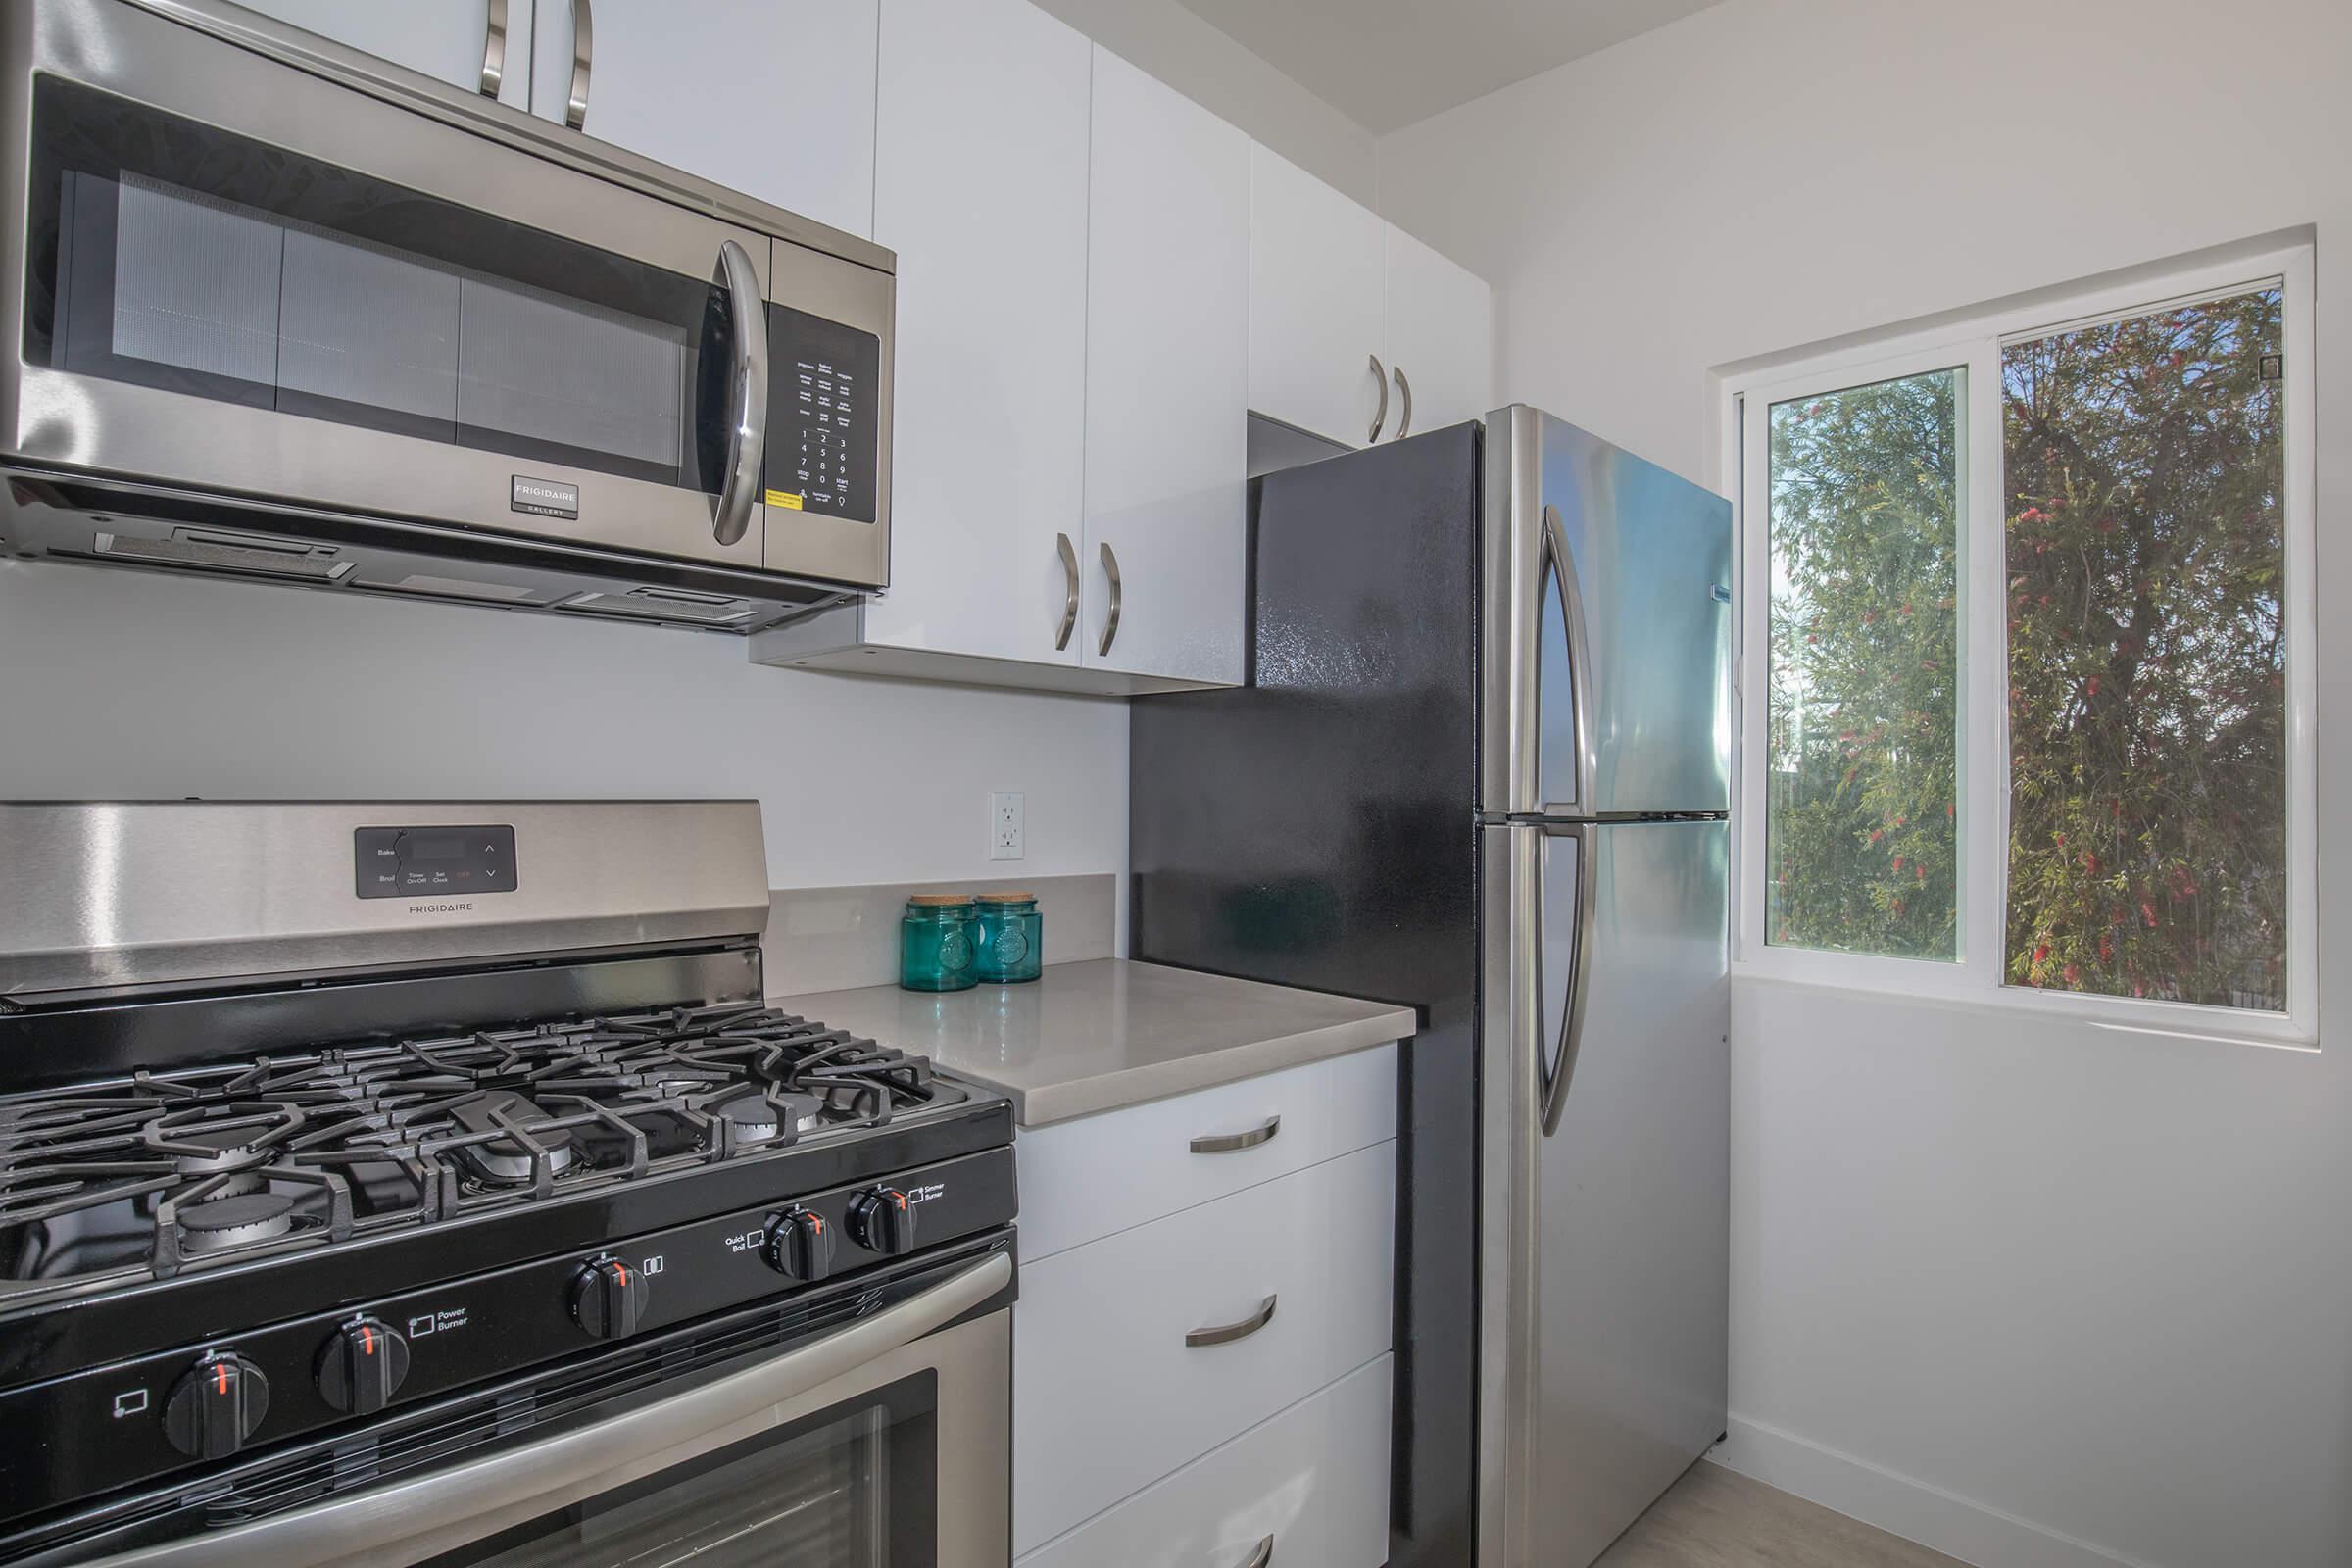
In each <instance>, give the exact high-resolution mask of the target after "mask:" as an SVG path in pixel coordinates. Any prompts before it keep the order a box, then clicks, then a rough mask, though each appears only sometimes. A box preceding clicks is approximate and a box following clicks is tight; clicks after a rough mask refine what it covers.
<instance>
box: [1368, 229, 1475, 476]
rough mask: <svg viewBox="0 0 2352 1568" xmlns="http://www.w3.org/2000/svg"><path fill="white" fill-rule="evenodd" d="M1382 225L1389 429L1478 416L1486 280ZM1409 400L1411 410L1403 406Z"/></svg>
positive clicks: (1430, 426) (1437, 425)
mask: <svg viewBox="0 0 2352 1568" xmlns="http://www.w3.org/2000/svg"><path fill="white" fill-rule="evenodd" d="M1387 226H1388V231H1389V234H1388V242H1389V281H1388V298H1389V317H1388V330H1387V331H1386V332H1384V333H1383V334H1382V338H1381V341H1382V342H1383V343H1384V344H1385V345H1386V347H1385V348H1384V349H1383V350H1382V351H1381V357H1382V358H1383V359H1384V360H1386V361H1387V362H1388V365H1389V375H1390V385H1389V393H1390V398H1391V402H1390V406H1389V428H1388V430H1387V431H1386V432H1384V438H1386V437H1387V436H1401V435H1404V434H1407V433H1408V431H1411V430H1436V429H1441V428H1443V427H1445V426H1446V425H1448V424H1459V423H1461V422H1462V421H1463V420H1464V419H1476V418H1482V417H1485V416H1486V415H1487V413H1488V412H1489V411H1490V410H1492V409H1493V408H1494V407H1495V368H1494V357H1495V343H1494V338H1495V332H1494V306H1493V303H1492V301H1491V299H1490V297H1489V294H1488V289H1487V284H1486V280H1485V279H1483V278H1481V277H1479V276H1478V275H1477V274H1475V273H1473V272H1470V271H1468V270H1464V269H1463V268H1460V267H1457V266H1455V265H1454V264H1453V263H1452V262H1449V261H1447V260H1446V258H1445V257H1443V256H1440V255H1439V254H1438V253H1437V252H1436V251H1434V250H1431V249H1430V248H1429V247H1428V246H1427V245H1424V244H1422V243H1421V242H1420V241H1419V240H1417V239H1415V238H1413V236H1412V235H1410V234H1407V233H1406V232H1405V231H1404V230H1403V229H1400V228H1398V227H1397V226H1396V225H1395V224H1394V223H1391V224H1389V225H1387ZM1408 405H1409V409H1408Z"/></svg>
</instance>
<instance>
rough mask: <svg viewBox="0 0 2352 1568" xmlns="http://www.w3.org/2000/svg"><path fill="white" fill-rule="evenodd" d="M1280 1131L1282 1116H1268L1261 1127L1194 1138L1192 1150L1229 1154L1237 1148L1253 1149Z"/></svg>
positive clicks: (1199, 1152) (1200, 1152) (1197, 1152)
mask: <svg viewBox="0 0 2352 1568" xmlns="http://www.w3.org/2000/svg"><path fill="white" fill-rule="evenodd" d="M1280 1131H1282V1118H1281V1117H1280V1116H1268V1117H1267V1118H1266V1124H1265V1125H1264V1126H1263V1127H1252V1128H1250V1130H1249V1131H1248V1132H1246V1133H1217V1134H1215V1135H1213V1136H1211V1137H1207V1138H1196V1139H1194V1140H1193V1152H1194V1153H1196V1154H1230V1153H1233V1152H1235V1151H1237V1150H1243V1149H1255V1148H1256V1147H1257V1146H1258V1145H1260V1144H1262V1143H1265V1142H1267V1141H1268V1140H1270V1139H1271V1138H1273V1136H1274V1135H1275V1134H1276V1133H1278V1132H1280Z"/></svg>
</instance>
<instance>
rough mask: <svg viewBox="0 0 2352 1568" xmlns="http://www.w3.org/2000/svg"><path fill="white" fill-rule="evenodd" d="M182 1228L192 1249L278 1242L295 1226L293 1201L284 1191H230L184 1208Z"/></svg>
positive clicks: (205, 1250) (216, 1248) (182, 1232)
mask: <svg viewBox="0 0 2352 1568" xmlns="http://www.w3.org/2000/svg"><path fill="white" fill-rule="evenodd" d="M179 1228H180V1232H181V1234H182V1235H183V1236H184V1237H185V1239H186V1246H187V1250H189V1251H191V1252H218V1251H221V1250H224V1249H226V1248H231V1247H243V1246H245V1245H246V1244H248V1243H251V1242H270V1241H275V1240H276V1239H277V1238H278V1237H280V1236H284V1235H288V1234H289V1233H291V1232H292V1231H293V1229H294V1200H293V1199H291V1198H288V1197H286V1196H285V1195H284V1194H282V1193H269V1192H249V1193H231V1194H230V1195H228V1196H227V1197H225V1198H215V1199H212V1200H209V1201H205V1202H201V1203H195V1204H191V1205H190V1206H189V1207H187V1208H183V1209H181V1210H180V1211H179Z"/></svg>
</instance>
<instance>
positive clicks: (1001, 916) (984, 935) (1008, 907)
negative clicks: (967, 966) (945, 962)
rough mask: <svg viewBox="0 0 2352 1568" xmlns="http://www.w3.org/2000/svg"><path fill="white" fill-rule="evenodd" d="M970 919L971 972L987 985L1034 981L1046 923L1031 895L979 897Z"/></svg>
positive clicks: (1041, 962)
mask: <svg viewBox="0 0 2352 1568" xmlns="http://www.w3.org/2000/svg"><path fill="white" fill-rule="evenodd" d="M978 902H979V910H978V913H977V914H976V915H975V917H974V925H975V927H976V929H975V931H974V934H973V949H974V956H973V959H972V968H973V970H974V971H975V972H976V973H977V974H978V975H979V977H980V978H981V979H982V980H984V981H986V982H988V983H989V984H990V985H1000V986H1005V985H1018V984H1019V983H1020V982H1021V981H1023V980H1034V979H1036V978H1037V977H1038V975H1039V973H1040V972H1042V971H1043V969H1044V967H1045V961H1046V922H1045V918H1044V917H1043V916H1042V915H1040V914H1039V913H1038V912H1037V895H1036V894H1034V893H983V894H981V895H980V898H979V901H978Z"/></svg>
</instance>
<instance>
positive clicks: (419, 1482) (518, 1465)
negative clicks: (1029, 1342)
mask: <svg viewBox="0 0 2352 1568" xmlns="http://www.w3.org/2000/svg"><path fill="white" fill-rule="evenodd" d="M1011 1283H1012V1257H1011V1254H1009V1253H1006V1252H997V1253H993V1254H991V1255H990V1256H989V1257H987V1258H985V1259H983V1260H982V1261H980V1262H978V1263H975V1264H973V1265H972V1266H971V1267H970V1268H967V1269H965V1270H963V1271H962V1272H961V1273H958V1274H956V1275H953V1276H951V1277H949V1278H948V1279H945V1280H943V1281H941V1282H940V1283H939V1284H937V1285H934V1286H932V1287H931V1288H930V1289H929V1290H927V1291H925V1292H923V1293H922V1294H921V1295H920V1296H916V1297H913V1298H911V1299H907V1300H905V1301H901V1302H900V1303H899V1304H897V1305H896V1306H890V1307H885V1308H883V1309H882V1310H881V1311H879V1312H876V1313H875V1314H874V1315H873V1316H871V1317H869V1318H866V1319H864V1320H863V1321H861V1322H858V1323H855V1324H852V1325H851V1326H850V1327H848V1328H846V1329H843V1330H841V1331H840V1332H839V1333H837V1334H830V1335H827V1336H826V1337H825V1338H823V1339H821V1340H818V1341H816V1342H815V1343H814V1344H812V1345H807V1346H803V1347H802V1348H800V1349H797V1350H794V1351H792V1352H791V1353H790V1354H788V1355H781V1356H778V1357H776V1358H775V1359H773V1360H769V1361H762V1362H760V1364H759V1365H758V1366H752V1367H746V1368H745V1369H744V1370H742V1371H740V1372H736V1373H732V1374H730V1375H729V1376H726V1377H723V1378H720V1379H718V1380H717V1381H716V1382H714V1383H706V1384H704V1385H703V1386H702V1387H700V1388H696V1389H690V1390H688V1391H687V1392H686V1393H684V1394H680V1395H677V1396H675V1397H671V1398H667V1399H663V1400H661V1401H660V1402H658V1403H655V1404H649V1405H646V1406H645V1407H643V1408H642V1409H637V1410H631V1411H629V1412H628V1413H627V1414H625V1415H616V1416H613V1418H612V1419H611V1420H608V1421H600V1422H598V1423H596V1424H595V1425H594V1426H588V1427H582V1428H580V1429H579V1430H577V1431H574V1432H566V1433H564V1434H562V1435H560V1436H557V1437H552V1438H544V1439H542V1440H540V1441H539V1442H537V1443H531V1444H526V1445H524V1446H522V1447H519V1448H512V1449H506V1450H503V1451H499V1452H493V1453H488V1454H484V1455H483V1456H482V1457H480V1458H478V1459H472V1460H468V1461H467V1462H466V1463H465V1464H462V1465H459V1466H458V1467H457V1468H455V1469H452V1470H435V1471H427V1472H425V1473H424V1474H422V1475H419V1476H416V1477H413V1478H411V1479H409V1480H405V1481H396V1482H393V1483H391V1484H390V1485H388V1486H382V1487H376V1488H374V1489H372V1490H370V1491H367V1492H359V1493H354V1494H353V1495H350V1496H348V1497H338V1498H335V1499H333V1500H332V1501H328V1502H321V1503H319V1504H316V1505H315V1506H312V1507H309V1508H305V1509H302V1510H301V1511H299V1512H296V1513H288V1514H282V1515H280V1516H278V1517H277V1518H274V1519H261V1520H256V1521H255V1522H254V1523H252V1524H247V1525H238V1526H236V1527H235V1528H233V1529H229V1530H221V1531H215V1532H213V1533H211V1534H209V1535H203V1536H192V1537H189V1538H188V1539H186V1540H184V1541H170V1542H165V1543H162V1544H158V1545H153V1546H145V1547H141V1548H140V1549H138V1550H136V1551H128V1552H123V1553H121V1554H119V1555H117V1556H113V1557H106V1558H102V1559H100V1560H99V1562H98V1563H96V1564H94V1565H93V1568H132V1565H134V1564H135V1565H138V1568H145V1565H147V1564H150V1563H169V1564H172V1568H210V1565H213V1564H221V1565H228V1564H235V1565H238V1568H311V1565H314V1564H320V1563H333V1562H341V1561H344V1560H346V1559H347V1558H349V1557H351V1556H352V1555H353V1554H354V1546H355V1544H365V1547H366V1548H367V1549H368V1550H369V1551H373V1552H382V1551H385V1550H387V1549H388V1548H392V1547H395V1546H397V1545H398V1544H399V1543H400V1542H401V1541H403V1540H405V1539H407V1538H410V1537H414V1536H419V1535H424V1534H427V1533H430V1534H433V1535H441V1534H442V1533H444V1532H446V1531H447V1530H448V1529H449V1528H450V1526H452V1525H454V1524H463V1523H465V1522H466V1521H467V1520H471V1519H478V1518H481V1517H483V1516H484V1515H490V1514H498V1513H504V1512H507V1511H509V1510H512V1509H514V1508H516V1507H518V1506H528V1505H530V1504H531V1503H533V1502H534V1501H535V1500H537V1499H540V1498H548V1499H550V1500H549V1502H548V1504H547V1506H548V1507H551V1508H552V1507H561V1506H563V1505H564V1502H567V1501H571V1500H576V1497H577V1496H579V1495H585V1494H581V1493H580V1492H579V1491H578V1490H577V1489H580V1488H582V1487H584V1486H588V1485H590V1484H592V1483H594V1482H595V1481H596V1480H597V1478H598V1477H600V1476H604V1475H607V1474H609V1473H611V1472H613V1471H615V1470H618V1469H620V1468H621V1467H623V1466H625V1465H627V1464H628V1463H629V1462H630V1461H632V1460H635V1459H640V1458H643V1457H645V1456H646V1455H649V1454H656V1453H664V1452H667V1451H668V1450H670V1449H672V1448H675V1447H678V1446H682V1445H686V1444H691V1443H693V1442H694V1441H695V1440H696V1439H697V1438H701V1437H705V1436H708V1435H709V1434H711V1433H714V1432H719V1431H723V1430H724V1429H726V1428H727V1427H730V1426H733V1425H734V1424H736V1423H737V1422H739V1421H743V1420H746V1419H748V1418H750V1417H752V1416H755V1415H757V1414H758V1413H759V1412H760V1411H761V1410H763V1409H766V1408H768V1407H770V1406H772V1405H777V1404H782V1403H784V1402H785V1401H786V1400H788V1399H794V1398H798V1397H800V1396H802V1395H804V1394H807V1393H808V1392H809V1390H811V1389H814V1388H818V1387H821V1386H822V1385H824V1384H826V1383H830V1382H831V1381H833V1379H835V1378H837V1377H840V1376H842V1375H843V1374H845V1373H848V1372H854V1371H856V1370H857V1369H858V1367H860V1366H863V1365H864V1364H866V1363H867V1362H869V1361H872V1360H875V1359H877V1358H879V1357H881V1356H884V1355H888V1354H889V1353H890V1352H891V1351H893V1350H896V1349H898V1348H900V1347H902V1346H906V1345H910V1344H912V1343H913V1342H914V1341H916V1340H919V1339H921V1338H922V1337H923V1336H924V1335H926V1334H930V1333H932V1332H934V1331H936V1330H938V1329H942V1328H945V1327H946V1326H947V1325H948V1324H950V1323H952V1322H954V1321H955V1320H956V1318H958V1317H961V1316H962V1315H963V1314H964V1313H966V1312H968V1311H970V1310H972V1309H973V1308H974V1307H976V1306H979V1305H980V1304H982V1303H983V1302H985V1301H987V1300H988V1299H990V1298H991V1297H993V1296H995V1295H997V1294H998V1293H999V1292H1001V1291H1003V1290H1004V1289H1005V1287H1006V1286H1008V1285H1010V1284H1011ZM599 1490H601V1489H599ZM566 1494H570V1495H566ZM541 1511H545V1510H541ZM509 1522H512V1521H509ZM499 1528H504V1526H503V1525H502V1526H500V1527H499Z"/></svg>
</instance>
